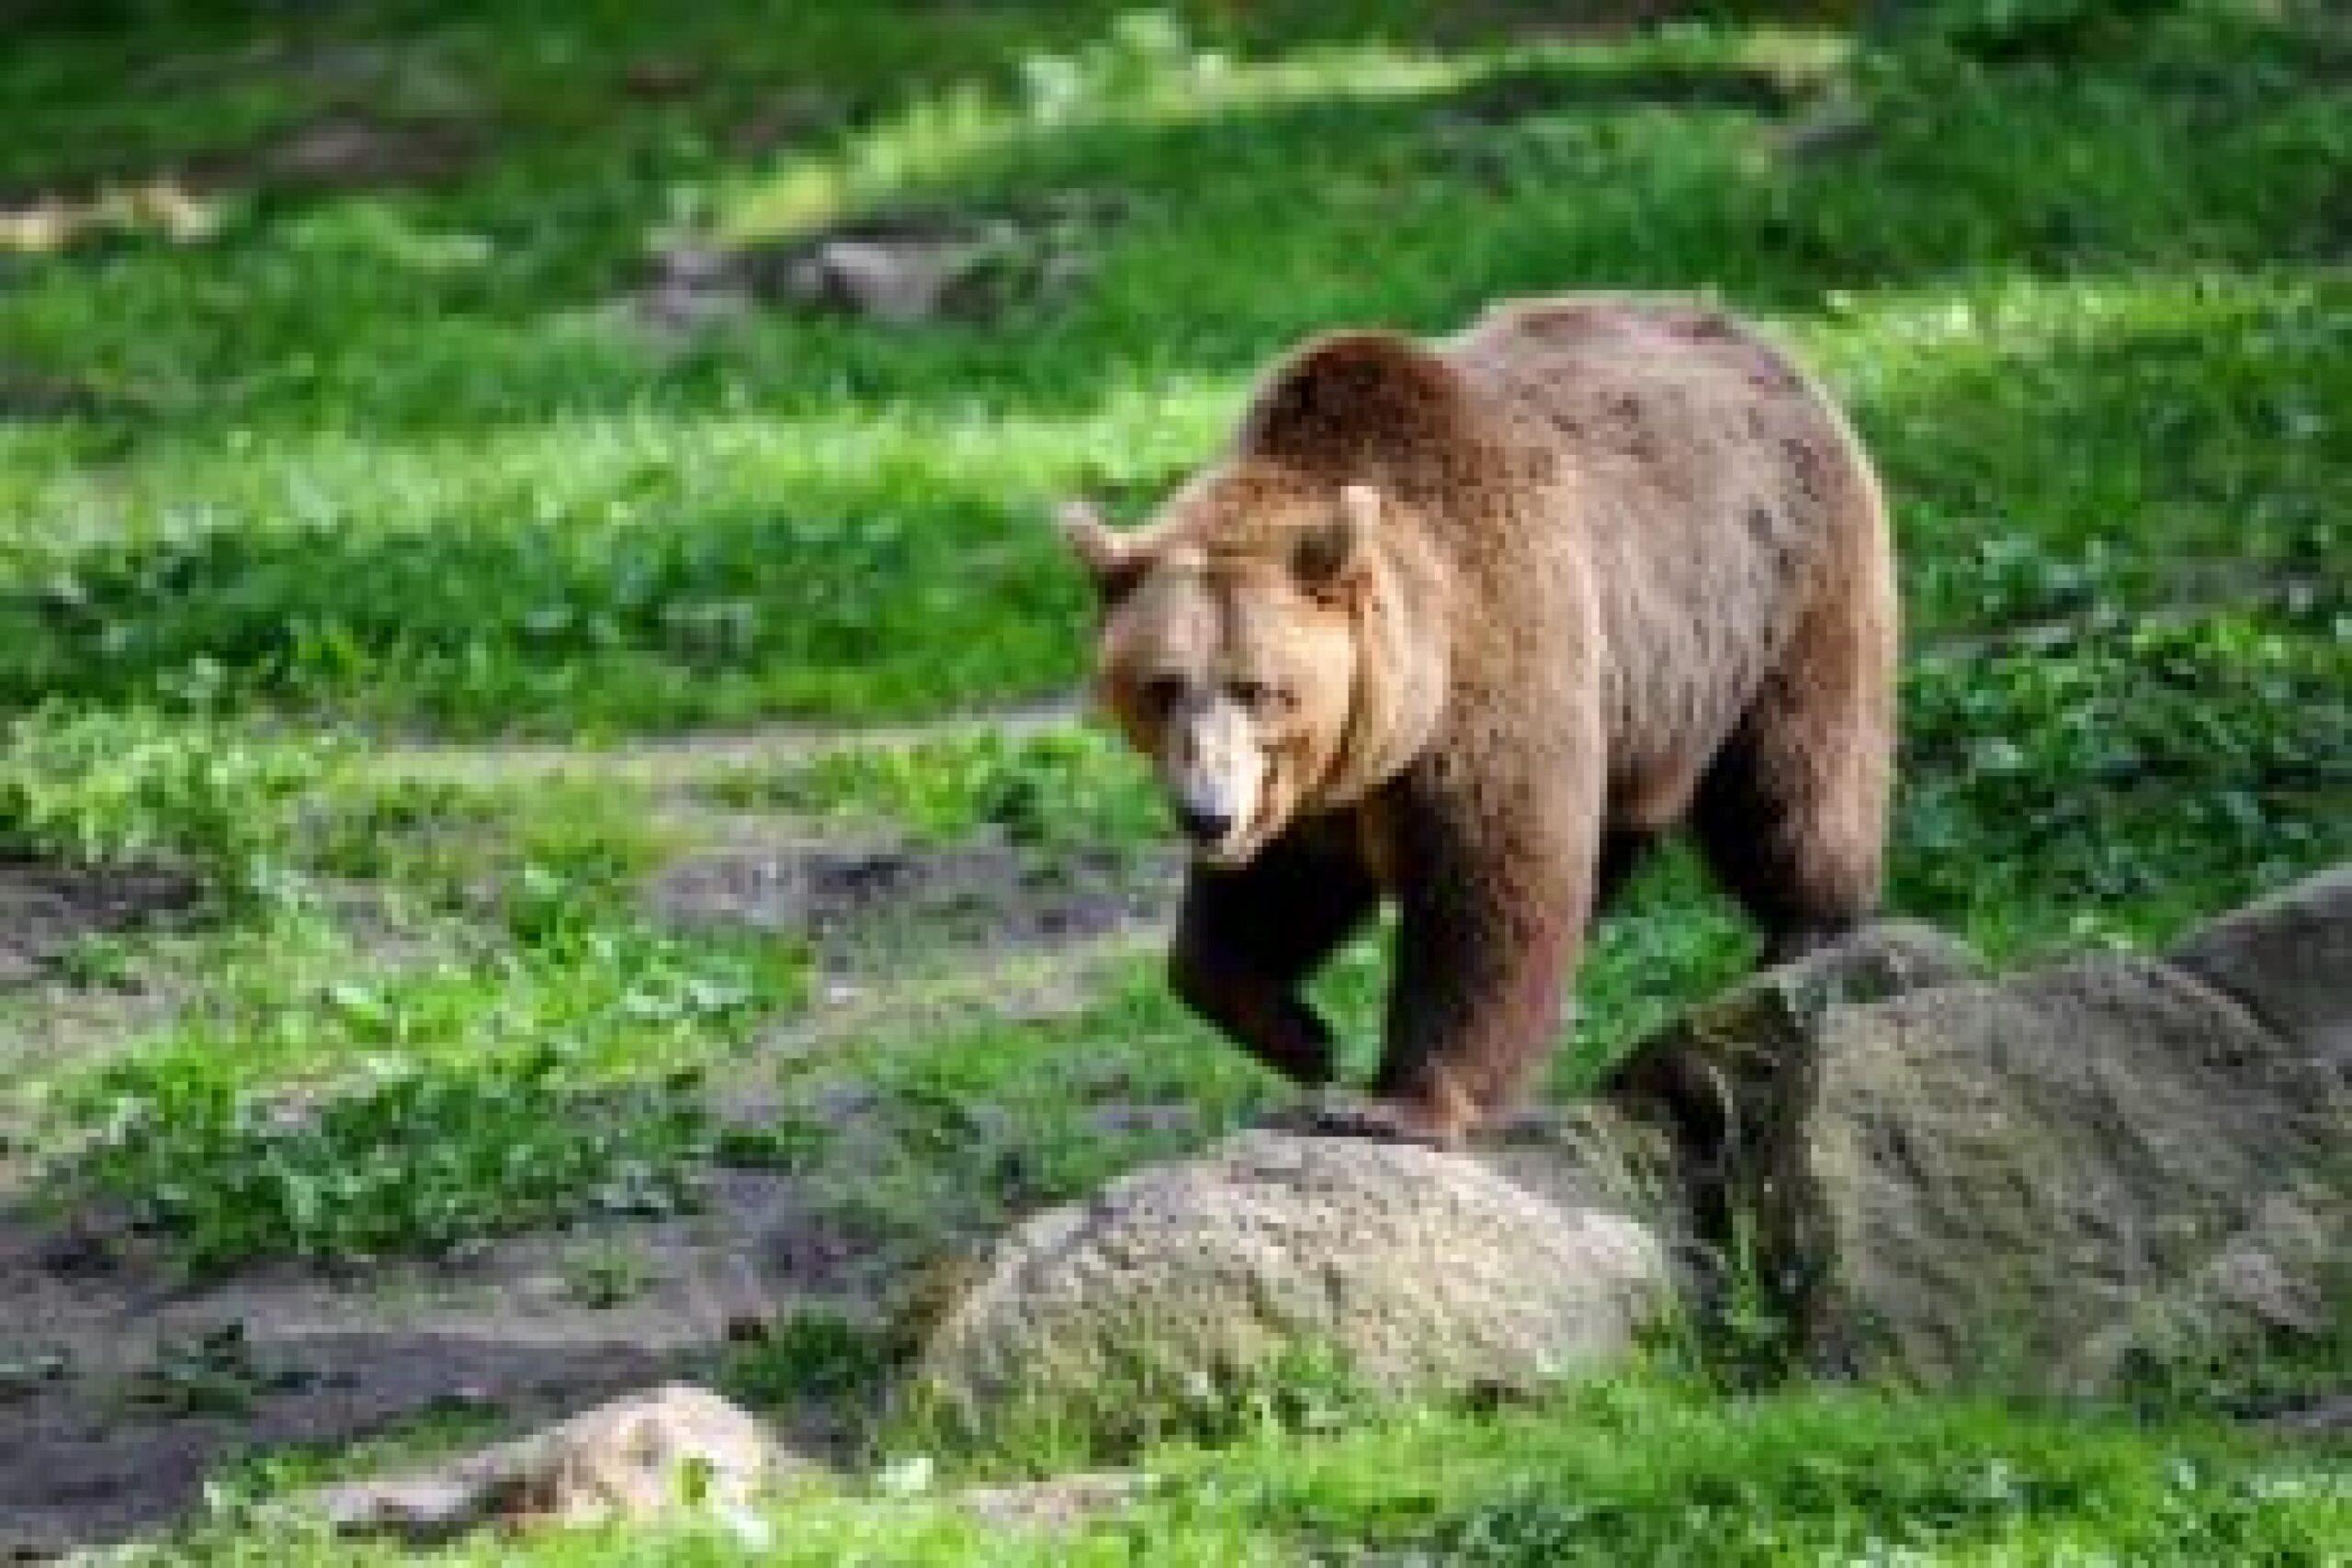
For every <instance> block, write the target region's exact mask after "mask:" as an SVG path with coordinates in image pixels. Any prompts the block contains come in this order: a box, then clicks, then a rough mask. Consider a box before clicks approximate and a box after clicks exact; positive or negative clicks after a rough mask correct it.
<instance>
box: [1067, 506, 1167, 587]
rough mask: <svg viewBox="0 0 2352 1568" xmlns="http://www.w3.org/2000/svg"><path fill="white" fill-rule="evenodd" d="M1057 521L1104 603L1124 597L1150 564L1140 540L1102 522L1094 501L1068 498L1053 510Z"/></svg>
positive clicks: (1101, 515) (1071, 549) (1101, 516)
mask: <svg viewBox="0 0 2352 1568" xmlns="http://www.w3.org/2000/svg"><path fill="white" fill-rule="evenodd" d="M1054 521H1055V523H1056V524H1057V525H1058V526H1059V527H1060V529H1061V531H1062V537H1063V538H1064V539H1066V540H1067V541H1069V547H1070V551H1071V553H1072V554H1074V555H1076V556H1077V557H1078V558H1079V563H1080V565H1082V566H1084V567H1085V568H1086V571H1087V575H1088V576H1090V577H1091V578H1092V579H1093V580H1094V592H1095V593H1096V595H1097V596H1098V597H1099V598H1100V599H1101V600H1102V601H1103V604H1117V603H1118V602H1119V601H1120V600H1122V599H1124V598H1125V597H1126V596H1127V592H1128V591H1129V590H1130V589H1132V588H1134V587H1135V585H1136V582H1137V581H1139V580H1141V578H1142V577H1143V573H1144V569H1145V568H1146V567H1147V566H1148V565H1149V564H1150V563H1149V561H1148V559H1147V558H1146V556H1145V552H1144V551H1143V549H1142V548H1141V547H1139V545H1138V544H1137V542H1136V541H1135V540H1133V539H1129V538H1127V537H1125V536H1124V535H1122V534H1121V533H1120V532H1119V531H1118V530H1117V529H1115V528H1114V527H1112V526H1111V525H1109V524H1108V523H1105V522H1103V514H1102V513H1100V512H1097V511H1096V510H1095V509H1094V507H1093V504H1092V503H1091V502H1084V501H1065V502H1062V503H1061V504H1060V505H1059V506H1057V507H1056V508H1055V509H1054Z"/></svg>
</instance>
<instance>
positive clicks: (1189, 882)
mask: <svg viewBox="0 0 2352 1568" xmlns="http://www.w3.org/2000/svg"><path fill="white" fill-rule="evenodd" d="M1378 899H1379V889H1378V888H1377V886H1374V882H1373V880H1372V877H1371V876H1370V874H1368V873H1367V872H1366V871H1365V870H1364V868H1363V864H1362V863H1361V862H1360V861H1358V860H1356V859H1353V858H1351V857H1350V856H1347V855H1344V854H1340V853H1336V852H1329V851H1325V850H1322V849H1319V848H1310V847H1308V846H1306V845H1305V844H1302V843H1299V842H1297V841H1295V840H1277V841H1276V842H1274V843H1272V844H1270V845H1268V846H1267V847H1266V848H1265V849H1264V850H1263V851H1261V852H1260V853H1259V854H1258V856H1257V858H1255V859H1254V860H1252V861H1251V862H1250V863H1249V864H1247V865H1244V866H1240V867H1238V868H1235V869H1232V870H1219V869H1216V868H1215V867H1211V866H1205V865H1199V864H1195V865H1194V866H1193V868H1192V870H1191V872H1190V874H1189V875H1188V877H1187V879H1186V882H1185V886H1184V907H1183V912H1182V914H1181V915H1180V916H1179V917H1178V919H1177V925H1176V944H1175V949H1174V952H1173V953H1171V954H1170V960H1169V973H1170V982H1171V983H1172V984H1173V986H1174V987H1175V990H1176V994H1177V995H1178V996H1180V997H1182V998H1183V999H1184V1000H1185V1002H1186V1003H1187V1004H1189V1005H1190V1006H1191V1007H1192V1008H1193V1010H1194V1011H1196V1012H1198V1013H1199V1014H1200V1015H1201V1016H1202V1017H1204V1018H1205V1019H1207V1020H1208V1021H1210V1022H1211V1023H1214V1024H1216V1026H1217V1027H1218V1028H1219V1029H1222V1030H1223V1031H1225V1032H1227V1034H1229V1035H1231V1036H1232V1037H1233V1038H1234V1039H1235V1040H1237V1041H1238V1042H1239V1043H1241V1044H1242V1045H1243V1046H1245V1047H1247V1048H1248V1049H1249V1050H1250V1053H1251V1054H1252V1055H1256V1056H1257V1057H1258V1058H1259V1059H1260V1060H1261V1061H1262V1062H1264V1063H1265V1064H1266V1065H1267V1066H1271V1067H1272V1068H1273V1069H1274V1070H1275V1071H1277V1072H1279V1073H1281V1074H1283V1076H1284V1077H1289V1078H1291V1079H1292V1080H1293V1081H1295V1082H1297V1083H1302V1084H1306V1085H1310V1086H1315V1085H1321V1084H1324V1083H1327V1082H1329V1080H1330V1077H1331V1072H1332V1067H1333V1060H1332V1055H1333V1052H1332V1035H1331V1026H1330V1025H1329V1023H1327V1022H1326V1021H1324V1019H1323V1017H1322V1015H1321V1014H1320V1013H1317V1011H1316V1010H1314V1009H1313V1008H1312V1007H1310V1006H1309V1005H1307V1003H1306V999H1305V998H1302V997H1300V995H1299V994H1298V991H1299V987H1300V986H1301V985H1302V984H1303V983H1304V982H1305V981H1306V977H1307V976H1308V975H1310V974H1312V973H1313V972H1314V970H1315V969H1316V967H1317V965H1319V964H1321V963H1322V962H1323V961H1324V960H1325V959H1326V958H1328V957H1329V956H1330V954H1331V953H1332V951H1333V950H1334V949H1336V948H1337V947H1338V946H1339V945H1340V943H1341V942H1345V941H1346V940H1347V939H1348V938H1349V936H1351V934H1353V933H1354V932H1355V931H1357V930H1358V929H1359V928H1361V927H1362V926H1363V923H1364V921H1365V920H1366V919H1368V918H1369V917H1370V916H1371V914H1372V911H1373V909H1374V906H1375V905H1376V904H1377V902H1378Z"/></svg>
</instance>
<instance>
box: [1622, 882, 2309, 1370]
mask: <svg viewBox="0 0 2352 1568" xmlns="http://www.w3.org/2000/svg"><path fill="white" fill-rule="evenodd" d="M2330 880H2331V879H2329V878H2323V879H2321V881H2320V884H2318V885H2316V886H2314V885H2307V886H2306V887H2304V888H2301V889H2295V890H2292V891H2290V893H2288V894H2286V895H2282V896H2281V897H2279V898H2278V899H2274V900H2271V901H2269V902H2268V903H2267V904H2265V905H2261V906H2256V908H2253V909H2249V910H2247V911H2244V912H2241V913H2240V914H2238V915H2234V916H2231V917H2228V918H2226V919H2222V920H2221V921H2218V922H2216V923H2215V924H2214V925H2213V926H2211V927H2210V928H2208V929H2207V930H2206V931H2203V932H2199V933H2198V934H2197V935H2196V936H2194V937H2192V938H2191V939H2190V940H2189V941H2188V942H2187V943H2185V944H2184V945H2183V947H2182V948H2181V949H2180V950H2179V951H2180V953H2181V955H2182V963H2183V964H2184V965H2190V966H2191V967H2176V966H2175V965H2173V964H2166V963H2163V962H2159V961H2156V960H2152V959H2145V958H2135V957H2123V956H2100V957H2092V958H2086V959H2083V960H2080V961H2077V962H2075V963H2072V964H2064V965H2060V966H2057V967H2053V968H2050V969H2045V970H2041V971H2036V972H2031V973H2026V974H2021V975H2015V976H2005V977H2002V978H1999V979H1997V980H1995V979H1985V980H1973V979H1967V978H1964V977H1962V971H1961V969H1960V967H1959V966H1958V965H1957V964H1954V963H1952V962H1949V961H1948V960H1949V959H1950V956H1951V955H1949V954H1946V955H1945V956H1944V957H1941V958H1939V957H1936V956H1934V955H1933V954H1932V953H1930V952H1929V951H1928V950H1927V949H1925V948H1923V947H1921V945H1920V938H1919V936H1918V934H1917V933H1911V934H1909V935H1905V936H1904V937H1902V938H1901V939H1900V941H1899V942H1896V943H1895V946H1896V947H1897V948H1899V949H1901V950H1902V951H1905V952H1907V953H1909V955H1910V957H1909V960H1908V970H1909V973H1908V974H1907V976H1902V975H1895V974H1894V973H1893V970H1892V969H1891V968H1890V965H1889V963H1888V960H1889V958H1890V956H1891V950H1890V949H1889V948H1888V942H1889V933H1888V932H1887V931H1885V929H1883V928H1882V929H1881V930H1880V931H1876V932H1872V933H1868V934H1866V935H1865V937H1864V938H1863V939H1862V940H1861V941H1860V942H1858V943H1857V944H1856V945H1855V946H1854V947H1853V948H1849V949H1847V950H1842V951H1838V952H1833V953H1827V954H1824V955H1822V956H1821V957H1820V958H1818V959H1816V960H1815V962H1814V963H1813V964H1810V965H1800V966H1798V967H1797V968H1795V969H1792V970H1788V971H1781V972H1777V973H1773V974H1769V975H1766V976H1759V977H1758V978H1757V979H1756V980H1755V981H1752V982H1750V983H1749V984H1748V985H1747V986H1746V987H1741V988H1739V989H1738V990H1736V991H1735V992H1733V993H1732V994H1731V995H1729V996H1728V997H1726V998H1723V999H1722V1000H1720V1001H1718V1002H1716V1003H1714V1004H1712V1005H1710V1006H1709V1007H1706V1008H1703V1009H1701V1010H1697V1011H1695V1012H1694V1013H1693V1014H1691V1016H1690V1018H1688V1019H1687V1020H1685V1021H1684V1022H1683V1023H1682V1024H1680V1025H1679V1026H1678V1027H1677V1028H1676V1029H1675V1030H1673V1031H1670V1032H1668V1034H1667V1035H1665V1036H1664V1037H1662V1038H1660V1039H1658V1040H1657V1041H1654V1042H1653V1043H1651V1044H1650V1045H1649V1046H1648V1047H1646V1048H1645V1049H1644V1050H1643V1051H1641V1052H1639V1053H1637V1054H1636V1055H1635V1056H1634V1059H1633V1061H1632V1062H1631V1064H1630V1065H1629V1066H1628V1067H1627V1068H1626V1069H1625V1070H1624V1071H1623V1073H1622V1074H1621V1076H1620V1077H1619V1079H1618V1081H1617V1082H1616V1083H1615V1084H1614V1085H1613V1086H1611V1092H1612V1093H1613V1095H1614V1096H1615V1097H1616V1098H1617V1099H1618V1100H1619V1101H1620V1102H1621V1103H1622V1104H1623V1106H1624V1107H1625V1108H1626V1110H1627V1111H1629V1113H1631V1114H1633V1115H1634V1116H1636V1117H1637V1118H1646V1119H1648V1120H1650V1121H1652V1122H1656V1123H1657V1124H1659V1125H1661V1126H1664V1127H1666V1128H1668V1129H1669V1130H1670V1131H1671V1133H1672V1134H1673V1135H1674V1136H1675V1137H1676V1138H1677V1139H1678V1141H1679V1143H1680V1144H1681V1145H1682V1147H1683V1150H1684V1158H1685V1161H1686V1170H1687V1172H1688V1175H1687V1177H1686V1180H1687V1183H1688V1185H1689V1187H1690V1189H1691V1191H1692V1192H1693V1193H1694V1195H1695V1200H1696V1211H1697V1212H1696V1214H1695V1216H1694V1223H1695V1225H1696V1228H1697V1229H1698V1231H1699V1233H1700V1235H1702V1237H1706V1238H1708V1239H1711V1240H1713V1241H1715V1242H1718V1243H1723V1242H1726V1241H1727V1240H1728V1239H1729V1237H1730V1233H1731V1227H1732V1225H1733V1224H1734V1223H1735V1221H1736V1220H1744V1221H1746V1222H1747V1223H1748V1224H1750V1225H1751V1227H1752V1228H1751V1232H1750V1234H1751V1235H1752V1236H1753V1238H1754V1241H1755V1244H1756V1248H1757V1253H1756V1255H1757V1256H1758V1258H1760V1259H1761V1260H1762V1262H1763V1268H1764V1272H1765V1274H1766V1279H1765V1280H1764V1283H1765V1284H1766V1285H1767V1287H1768V1288H1769V1289H1770V1290H1771V1291H1772V1292H1773V1293H1774V1294H1775V1295H1776V1296H1777V1297H1778V1298H1779V1299H1780V1300H1781V1303H1782V1304H1783V1307H1784V1309H1785V1310H1786V1312H1787V1313H1788V1314H1789V1315H1790V1317H1791V1320H1792V1326H1793V1330H1794V1334H1795V1337H1796V1340H1797V1346H1796V1348H1797V1349H1798V1350H1799V1351H1800V1352H1801V1355H1802V1358H1803V1359H1805V1360H1807V1361H1809V1362H1810V1363H1811V1364H1812V1365H1813V1366H1814V1367H1815V1369H1816V1370H1819V1371H1827V1372H1832V1373H1844V1374H1860V1375H1869V1376H1881V1377H1891V1378H1894V1379H1898V1380H1902V1381H1910V1382H1923V1383H1928V1384H1934V1385H1951V1384H1990V1385H1995V1386H2003V1387H2012V1388H2025V1389H2032V1390H2039V1391H2047V1392H2088V1391H2096V1390H2103V1389H2112V1388H2114V1387H2116V1386H2118V1385H2119V1384H2120V1383H2122V1382H2127V1381H2129V1380H2130V1379H2131V1378H2133V1377H2135V1376H2140V1375H2144V1374H2147V1373H2149V1372H2152V1371H2157V1370H2159V1369H2161V1368H2163V1367H2165V1366H2166V1365H2169V1364H2173V1363H2176V1362H2189V1361H2195V1360H2198V1359H2211V1358H2212V1357H2214V1356H2216V1355H2222V1356H2226V1355H2229V1354H2232V1353H2233V1352H2237V1351H2242V1350H2244V1349H2245V1348H2249V1347H2255V1346H2266V1347H2267V1346H2272V1345H2276V1344H2278V1342H2279V1341H2280V1340H2281V1338H2282V1337H2286V1338H2291V1337H2295V1336H2299V1335H2310V1334H2316V1333H2320V1332H2323V1331H2325V1330H2327V1329H2329V1327H2330V1325H2340V1324H2341V1323H2342V1322H2343V1320H2344V1317H2345V1314H2347V1313H2352V1244H2348V1241H2347V1238H2352V1097H2347V1094H2346V1086H2345V1084H2344V1083H2343V1081H2342V1080H2341V1079H2340V1078H2339V1077H2337V1076H2336V1075H2335V1073H2334V1071H2333V1070H2332V1069H2331V1068H2330V1067H2329V1066H2325V1065H2324V1062H2323V1060H2322V1045H2321V1042H2322V1041H2323V1040H2324V1038H2325V1032H2326V1030H2327V1029H2329V1028H2332V1027H2333V1023H2332V1020H2333V1019H2334V1017H2335V1014H2334V1012H2333V1011H2332V1009H2333V1008H2334V1007H2335V1006H2336V1005H2337V1002H2336V997H2335V992H2336V990H2338V989H2340V986H2341V979H2340V977H2341V976H2342V975H2343V974H2344V971H2343V970H2342V969H2341V968H2340V967H2336V968H2335V974H2336V975H2337V976H2339V979H2338V981H2337V982H2336V986H2335V987H2334V988H2332V987H2331V985H2330V983H2329V981H2328V979H2327V976H2326V974H2325V973H2324V971H2326V970H2327V969H2328V968H2330V967H2331V966H2334V965H2335V960H2334V959H2333V958H2330V957H2328V956H2326V955H2328V954H2330V953H2339V952H2341V951H2342V948H2341V944H2342V943H2343V942H2345V941H2346V925H2345V924H2344V923H2343V919H2344V917H2343V911H2344V908H2345V906H2344V905H2343V903H2342V902H2341V901H2340V900H2335V901H2331V897H2332V896H2329V897H2322V896H2321V895H2324V894H2325V893H2326V886H2327V885H2328V884H2329V882H2330ZM1873 950H1875V955H1874V956H1873ZM2315 966H2316V967H2315ZM2192 967H2193V971H2194V972H2192ZM1873 973H1875V974H1876V976H1877V977H1878V978H1880V979H1894V980H1897V981H1904V980H1907V981H1909V982H1922V981H1924V982H1925V984H1911V985H1909V986H1908V987H1907V988H1902V989H1900V991H1899V994H1894V995H1887V996H1881V997H1879V998H1876V999H1870V996H1869V992H1870V985H1869V982H1870V980H1871V977H1872V975H1873ZM2224 974H2226V975H2228V976H2233V977H2234V980H2235V983H2234V984H2233V987H2232V991H2231V993H2230V994H2224V992H2223V991H2222V990H2220V989H2217V988H2216V987H2215V986H2213V985H2211V984H2208V983H2207V981H2206V979H2205V978H2203V977H2202V976H2209V975H2210V976H2222V975H2224ZM1857 977H1860V979H1861V980H1862V981H1863V982H1864V985H1863V987H1862V992H1861V995H1860V996H1859V997H1858V996H1857V993H1856V991H1855V989H1854V985H1853V982H1854V981H1855V980H1856V978H1857ZM2239 998H2246V1001H2245V1003H2244V1004H2242V1002H2241V1000H2240V999H2239ZM2266 1002H2267V1006H2268V1009H2269V1010H2268V1012H2267V1014H2263V1013H2260V1012H2258V1011H2257V1008H2258V1007H2259V1006H2260V1005H2262V1004H2264V1003H2266ZM2266 1017H2267V1018H2268V1019H2270V1020H2274V1021H2279V1022H2280V1023H2281V1024H2282V1025H2284V1026H2286V1027H2282V1028H2280V1029H2274V1028H2272V1027H2269V1026H2268V1024H2267V1022H2266ZM2290 1029H2291V1031H2292V1032H2289V1030H2290Z"/></svg>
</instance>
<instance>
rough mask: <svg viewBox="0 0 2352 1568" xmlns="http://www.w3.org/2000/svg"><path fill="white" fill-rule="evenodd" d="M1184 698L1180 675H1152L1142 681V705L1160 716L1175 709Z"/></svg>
mask: <svg viewBox="0 0 2352 1568" xmlns="http://www.w3.org/2000/svg"><path fill="white" fill-rule="evenodd" d="M1183 700H1184V678H1183V677H1182V675H1154V676H1153V677H1152V678H1151V679H1150V680H1148V681H1146V682H1144V683H1143V702H1144V706H1146V707H1148V708H1149V709H1150V710H1151V711H1152V712H1153V713H1156V714H1159V715H1162V716H1165V715H1168V714H1171V713H1173V712H1175V711H1176V705H1177V704H1178V703H1181V702H1182V701H1183Z"/></svg>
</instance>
